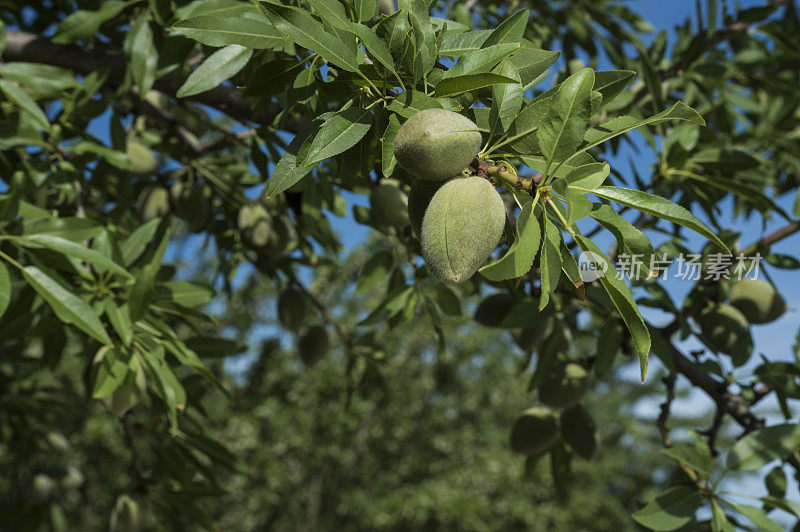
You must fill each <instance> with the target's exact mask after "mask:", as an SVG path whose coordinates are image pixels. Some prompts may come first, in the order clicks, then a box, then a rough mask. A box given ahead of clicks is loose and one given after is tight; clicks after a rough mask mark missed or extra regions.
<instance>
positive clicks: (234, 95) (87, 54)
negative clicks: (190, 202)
mask: <svg viewBox="0 0 800 532" xmlns="http://www.w3.org/2000/svg"><path fill="white" fill-rule="evenodd" d="M2 57H3V59H4V60H5V61H24V62H29V63H41V64H45V65H52V66H57V67H62V68H66V69H68V70H71V71H73V72H76V73H78V74H83V75H87V74H90V73H92V72H97V71H107V72H108V74H109V75H108V80H107V82H106V84H107V86H109V87H112V88H113V87H117V86H119V85H121V84H122V82H123V81H124V79H125V72H126V70H127V67H128V59H127V58H126V57H125V55H124V54H122V53H118V52H112V51H107V50H98V49H92V48H87V47H83V46H77V45H71V44H56V43H53V42H52V41H51V40H50V39H48V38H46V37H41V36H39V35H35V34H33V33H28V32H24V31H8V32H7V36H6V48H5V50H4V51H3V55H2ZM184 81H186V77H185V76H183V75H182V74H180V73H178V72H171V73H169V74H167V75H165V76H163V77H161V78H159V79H158V80H157V81H156V82H155V84H154V85H153V88H154V89H156V90H158V91H161V92H163V93H165V94H168V95H170V96H172V97H175V96H176V94H177V92H178V89H179V88H180V87H181V85H183V83H184ZM186 99H187V100H192V101H195V102H198V103H201V104H203V105H207V106H209V107H212V108H214V109H216V110H218V111H221V112H223V113H225V114H227V115H229V116H231V117H232V118H234V119H236V120H238V121H240V122H245V123H251V122H252V123H256V124H260V125H265V126H270V125H273V122H274V121H275V119H276V118H277V117H278V115H280V114H281V112H282V111H283V110H282V108H281V106H280V105H278V104H277V103H275V102H259V101H258V100H256V99H253V98H248V97H246V96H244V95H243V94H242V92H241V91H239V90H238V89H235V88H232V87H224V86H218V87H215V88H213V89H211V90H209V91H206V92H203V93H201V94H196V95H194V96H189V97H187V98H186ZM259 103H263V104H264V105H259ZM281 121H282V124H281V125H280V129H285V130H286V131H290V132H292V133H298V132H299V131H300V130H301V129H302V128H303V127H305V124H306V123H307V122H308V120H307V118H305V117H301V116H295V115H289V116H285V117H283V118H282V120H281Z"/></svg>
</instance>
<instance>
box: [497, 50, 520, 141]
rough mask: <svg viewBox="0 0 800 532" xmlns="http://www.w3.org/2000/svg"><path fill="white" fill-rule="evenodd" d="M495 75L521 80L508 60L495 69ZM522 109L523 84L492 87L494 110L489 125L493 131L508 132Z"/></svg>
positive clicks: (503, 84) (504, 84)
mask: <svg viewBox="0 0 800 532" xmlns="http://www.w3.org/2000/svg"><path fill="white" fill-rule="evenodd" d="M495 73H496V74H500V75H501V76H506V77H508V78H511V79H517V80H518V79H519V72H518V71H517V67H516V66H514V63H511V62H510V61H508V60H505V61H503V62H502V63H500V65H499V66H498V67H497V68H496V69H495ZM521 108H522V84H521V83H500V84H498V85H495V86H494V87H492V108H491V110H490V112H489V124H490V127H491V129H492V131H493V132H494V133H497V134H500V133H503V132H505V131H506V130H508V128H509V127H510V126H511V124H512V123H513V122H514V119H515V118H516V117H517V115H518V114H519V110H520V109H521Z"/></svg>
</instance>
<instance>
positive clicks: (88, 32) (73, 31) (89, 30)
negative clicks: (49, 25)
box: [52, 0, 130, 44]
mask: <svg viewBox="0 0 800 532" xmlns="http://www.w3.org/2000/svg"><path fill="white" fill-rule="evenodd" d="M129 3H130V2H121V1H119V0H109V1H107V2H102V3H101V4H100V8H99V9H98V10H97V11H88V10H85V9H79V10H78V11H75V12H74V13H71V14H70V15H69V16H68V17H67V18H65V19H64V20H62V21H61V24H59V25H58V29H56V33H55V35H53V38H52V41H53V42H54V43H57V44H69V43H73V42H75V41H81V40H84V39H88V38H89V37H93V36H94V35H95V34H97V33H98V32H99V31H100V26H101V25H102V24H103V23H104V22H106V21H107V20H111V19H112V18H114V17H116V16H117V15H118V14H119V13H121V12H122V10H123V9H125V8H126V7H128V4H129Z"/></svg>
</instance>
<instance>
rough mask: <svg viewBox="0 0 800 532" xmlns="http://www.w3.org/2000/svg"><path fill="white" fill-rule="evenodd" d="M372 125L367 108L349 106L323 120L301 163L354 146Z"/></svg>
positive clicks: (320, 159)
mask: <svg viewBox="0 0 800 532" xmlns="http://www.w3.org/2000/svg"><path fill="white" fill-rule="evenodd" d="M370 127H372V114H371V113H370V112H369V110H368V109H364V108H361V107H349V108H347V109H345V110H344V111H339V112H337V113H336V114H335V115H333V116H332V117H331V118H329V119H328V120H326V121H325V123H324V124H323V125H322V128H321V129H320V130H319V133H317V135H316V137H314V140H313V142H312V143H311V148H310V149H309V150H308V154H307V155H306V156H305V158H304V160H302V161H299V162H300V163H301V164H304V165H308V164H316V163H318V162H320V161H322V160H324V159H327V158H329V157H333V156H335V155H339V154H340V153H342V152H344V151H347V150H349V149H350V148H352V147H353V146H355V145H356V144H357V143H358V141H360V140H361V139H362V138H364V135H366V134H367V132H368V131H369V129H370Z"/></svg>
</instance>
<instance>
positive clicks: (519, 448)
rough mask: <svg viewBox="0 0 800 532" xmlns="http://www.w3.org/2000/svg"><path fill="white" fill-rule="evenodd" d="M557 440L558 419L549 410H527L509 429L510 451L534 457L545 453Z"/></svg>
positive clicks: (541, 408) (538, 408) (540, 408)
mask: <svg viewBox="0 0 800 532" xmlns="http://www.w3.org/2000/svg"><path fill="white" fill-rule="evenodd" d="M557 439H558V417H557V416H556V414H555V412H553V411H552V410H550V409H549V408H543V407H534V408H529V409H528V410H526V411H525V412H523V413H522V415H521V416H520V417H519V418H517V421H515V422H514V426H513V427H512V429H511V450H512V451H514V452H515V453H519V454H524V455H527V456H534V455H537V454H541V453H543V452H545V451H546V450H547V449H549V448H550V447H552V446H553V444H554V443H555V442H556V440H557Z"/></svg>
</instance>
